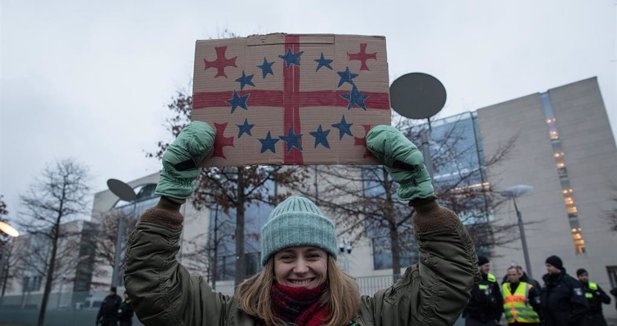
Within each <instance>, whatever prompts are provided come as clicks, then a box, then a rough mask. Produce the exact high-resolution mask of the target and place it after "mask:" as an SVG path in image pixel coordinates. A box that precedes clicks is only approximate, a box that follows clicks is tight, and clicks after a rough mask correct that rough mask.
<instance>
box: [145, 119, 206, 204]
mask: <svg viewBox="0 0 617 326" xmlns="http://www.w3.org/2000/svg"><path fill="white" fill-rule="evenodd" d="M214 135H215V132H214V129H213V128H212V127H210V125H209V124H207V123H205V122H202V121H193V122H191V123H189V124H188V125H187V126H186V127H184V128H183V129H182V131H181V132H180V134H179V135H178V138H176V140H174V141H173V143H171V145H169V147H168V148H167V150H166V151H165V154H163V170H162V171H161V175H160V177H159V183H158V184H157V185H156V192H155V193H156V194H157V195H161V196H166V197H172V198H177V199H186V198H188V197H190V196H191V195H192V194H193V192H194V191H195V188H196V187H197V185H196V184H195V180H197V178H199V170H200V169H199V164H200V163H201V162H202V161H203V160H204V159H205V158H206V157H207V156H208V154H209V153H210V151H211V150H212V147H213V146H214Z"/></svg>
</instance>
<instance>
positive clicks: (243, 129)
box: [236, 119, 255, 139]
mask: <svg viewBox="0 0 617 326" xmlns="http://www.w3.org/2000/svg"><path fill="white" fill-rule="evenodd" d="M236 126H238V139H240V137H241V136H242V135H244V134H247V135H249V136H253V135H252V134H251V129H253V127H254V126H255V125H251V124H249V121H248V120H247V119H244V124H241V125H236Z"/></svg>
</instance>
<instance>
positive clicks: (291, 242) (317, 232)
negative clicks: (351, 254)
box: [261, 196, 336, 265]
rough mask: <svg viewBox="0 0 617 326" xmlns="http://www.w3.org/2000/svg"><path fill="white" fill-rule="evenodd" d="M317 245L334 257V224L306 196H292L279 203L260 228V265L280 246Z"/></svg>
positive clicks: (281, 247) (279, 248) (283, 247)
mask: <svg viewBox="0 0 617 326" xmlns="http://www.w3.org/2000/svg"><path fill="white" fill-rule="evenodd" d="M303 246H307V247H318V248H320V249H323V250H324V251H326V252H327V253H328V254H330V256H332V257H334V258H335V259H336V233H335V231H334V224H333V223H332V222H331V221H330V220H329V219H328V218H327V217H325V216H323V214H321V211H320V210H319V208H318V207H317V206H316V205H315V204H314V203H313V202H312V201H310V200H309V199H307V198H304V197H300V196H291V197H289V198H287V199H285V200H284V201H283V202H282V203H280V204H278V205H277V206H276V207H275V208H274V209H273V210H272V212H271V213H270V216H269V217H268V222H267V223H266V224H265V225H264V226H263V227H262V228H261V264H262V265H265V264H266V262H267V261H268V259H270V257H271V256H272V255H274V254H275V253H276V252H278V251H280V250H281V249H285V248H289V247H303Z"/></svg>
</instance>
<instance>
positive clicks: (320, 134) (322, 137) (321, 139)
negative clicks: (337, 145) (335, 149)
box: [310, 125, 330, 148]
mask: <svg viewBox="0 0 617 326" xmlns="http://www.w3.org/2000/svg"><path fill="white" fill-rule="evenodd" d="M329 133H330V129H328V130H322V129H321V125H319V128H317V130H316V131H311V132H310V134H311V136H313V137H315V148H317V145H319V144H322V145H323V147H325V148H330V144H328V134H329Z"/></svg>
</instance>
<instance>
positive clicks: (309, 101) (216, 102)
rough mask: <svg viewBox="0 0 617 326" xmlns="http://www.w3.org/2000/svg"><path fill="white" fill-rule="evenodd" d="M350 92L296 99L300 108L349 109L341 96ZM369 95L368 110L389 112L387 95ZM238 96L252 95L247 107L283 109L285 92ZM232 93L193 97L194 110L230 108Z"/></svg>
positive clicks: (312, 94) (301, 95) (318, 93)
mask: <svg viewBox="0 0 617 326" xmlns="http://www.w3.org/2000/svg"><path fill="white" fill-rule="evenodd" d="M347 93H349V91H341V90H338V91H312V92H296V93H295V94H296V96H297V98H296V99H294V100H295V102H297V103H298V106H299V107H300V108H302V107H307V106H338V107H347V100H346V99H344V98H343V97H342V96H341V95H343V94H347ZM361 93H362V94H364V95H368V97H367V98H366V100H364V104H365V105H366V108H367V109H375V110H389V109H390V99H389V97H388V94H387V93H374V92H361ZM238 94H240V95H241V96H242V95H246V94H250V96H249V98H248V101H247V105H248V106H249V110H250V107H252V106H268V107H283V100H284V96H283V94H284V92H282V91H263V90H244V91H240V92H238ZM231 95H232V92H230V91H224V92H202V93H195V95H193V109H195V110H198V109H207V108H225V107H229V103H227V101H228V100H230V99H231Z"/></svg>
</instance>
